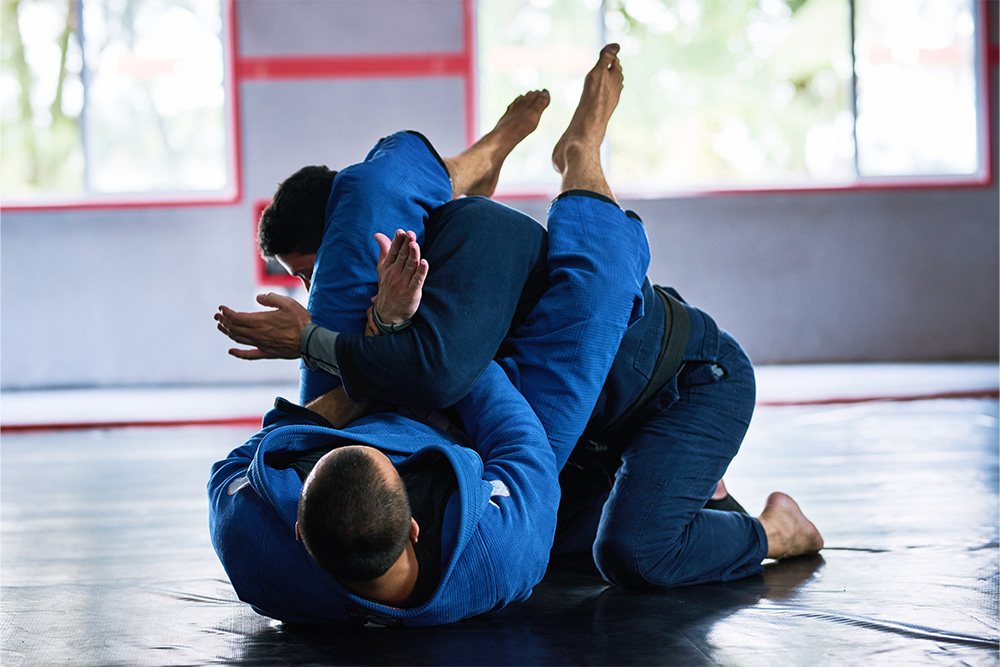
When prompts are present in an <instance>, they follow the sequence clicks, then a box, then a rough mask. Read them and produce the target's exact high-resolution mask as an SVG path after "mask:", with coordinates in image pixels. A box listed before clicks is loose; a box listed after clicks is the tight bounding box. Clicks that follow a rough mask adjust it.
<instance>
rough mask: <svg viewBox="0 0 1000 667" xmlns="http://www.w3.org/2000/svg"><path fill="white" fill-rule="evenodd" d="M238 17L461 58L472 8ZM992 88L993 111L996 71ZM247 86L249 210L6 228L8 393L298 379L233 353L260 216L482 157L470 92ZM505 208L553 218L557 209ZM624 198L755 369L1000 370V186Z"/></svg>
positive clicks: (245, 42)
mask: <svg viewBox="0 0 1000 667" xmlns="http://www.w3.org/2000/svg"><path fill="white" fill-rule="evenodd" d="M388 4H391V5H392V10H393V11H386V8H387V5H388ZM236 5H237V9H238V23H237V26H238V40H237V42H238V48H239V52H240V54H241V55H243V56H268V55H288V54H295V53H307V54H312V53H344V52H349V53H352V52H359V53H361V52H364V53H384V52H390V53H409V52H415V51H416V52H420V51H426V52H429V53H437V52H449V51H456V50H458V49H460V48H461V26H462V21H461V10H462V2H461V0H421V1H420V2H416V1H414V2H411V1H408V0H398V1H396V2H392V3H388V2H386V1H383V2H379V3H366V2H364V0H356V1H354V2H335V3H334V2H325V1H323V0H312V1H306V0H286V1H284V2H280V3H279V2H271V1H270V0H240V2H238V3H236ZM994 9H995V8H994ZM991 14H992V18H991V28H992V37H991V40H992V42H993V43H995V42H996V39H997V38H996V11H992V12H991ZM991 81H992V93H993V96H994V97H995V94H996V90H997V80H996V66H995V65H994V66H993V67H992V68H991ZM238 92H239V101H240V109H239V111H240V122H241V156H242V176H243V197H242V201H240V202H239V203H237V204H235V205H224V206H194V207H174V208H137V209H106V210H105V209H100V210H83V211H81V210H77V211H45V212H26V211H22V212H16V211H4V212H3V213H2V216H0V309H2V310H0V387H2V388H3V389H5V390H7V389H21V388H44V387H57V386H140V385H164V384H168V385H185V384H196V385H207V384H230V383H246V382H292V381H294V380H295V378H296V377H297V369H296V366H295V365H294V363H292V362H279V361H273V362H256V363H247V362H240V361H237V360H235V359H231V358H229V357H228V356H227V355H226V353H225V350H226V349H227V348H228V347H229V345H228V343H227V341H226V339H225V338H224V337H223V336H222V335H221V334H219V333H217V332H216V331H215V330H214V323H213V321H212V319H211V317H212V314H213V312H214V311H215V308H216V307H217V306H218V305H219V304H220V303H226V304H227V305H231V306H233V307H237V308H249V307H250V306H251V304H252V299H253V295H254V294H255V293H256V292H257V291H258V288H257V286H256V285H255V281H254V269H253V266H254V265H253V261H254V248H253V239H252V228H253V220H252V206H253V202H254V201H256V200H257V199H263V198H267V197H269V196H270V195H271V193H272V192H273V190H274V188H275V186H276V185H277V183H278V182H279V181H281V180H282V179H284V178H285V177H286V176H287V175H288V174H290V173H291V172H292V171H294V170H295V169H297V168H298V167H300V166H303V165H305V164H317V163H325V164H328V165H330V166H331V167H334V168H336V167H339V166H343V165H345V164H348V163H350V162H355V161H357V160H359V159H361V158H362V157H363V156H364V154H365V153H366V152H367V150H368V149H369V148H370V146H371V145H372V144H373V143H374V142H375V140H377V139H378V138H379V137H381V136H383V135H385V134H387V133H389V132H391V131H394V130H397V129H403V128H415V129H420V130H422V131H424V132H425V133H426V134H427V135H428V136H429V137H430V138H431V140H432V141H434V143H435V144H436V145H437V146H438V148H439V149H440V150H441V152H442V153H444V154H449V153H454V152H457V151H458V150H460V149H461V148H462V147H463V146H464V141H465V129H464V128H465V117H464V109H465V99H464V94H465V91H464V88H463V84H462V81H461V80H460V79H459V78H457V77H448V76H441V77H438V78H430V79H427V78H404V79H390V78H376V79H368V80H352V79H333V80H316V79H310V80H305V81H265V80H248V81H245V82H243V83H242V84H241V86H240V89H239V91H238ZM994 109H995V108H994ZM994 116H995V111H994ZM992 125H993V128H992V130H993V131H992V137H993V146H992V150H993V159H994V163H995V161H996V154H997V150H996V137H997V127H996V118H995V117H994V118H993V119H992ZM994 173H996V165H995V164H994ZM505 203H508V204H510V205H513V206H515V207H517V208H521V209H522V210H524V211H525V212H527V213H529V214H531V215H533V216H535V217H538V218H542V219H543V218H544V213H545V208H546V204H545V202H539V201H509V202H505ZM623 203H624V204H625V205H627V206H630V207H632V208H634V209H636V210H637V211H638V212H639V213H640V214H641V215H642V217H643V219H644V221H645V222H646V226H647V230H648V233H649V237H650V241H651V244H652V251H653V258H654V259H653V264H652V266H651V269H650V276H651V278H652V279H653V280H654V282H660V283H663V284H671V285H674V286H676V287H678V289H680V291H681V293H682V294H684V296H685V297H687V298H688V300H689V301H691V302H692V303H694V304H695V305H698V306H701V307H703V308H704V309H706V310H707V311H708V312H710V313H712V314H713V315H714V316H715V317H716V319H717V320H718V321H719V322H720V324H721V325H722V326H723V327H724V328H727V329H729V330H730V331H732V332H733V333H734V334H735V335H736V337H737V338H738V339H740V340H741V342H743V344H744V346H745V347H746V348H747V350H748V351H749V352H750V354H751V356H752V357H753V358H754V360H755V361H757V362H758V363H780V362H798V361H838V362H839V361H869V360H879V361H903V360H905V361H914V360H917V361H922V360H931V361H936V360H984V359H987V360H994V359H996V358H997V355H998V343H997V341H998V335H1000V334H998V320H1000V315H998V284H1000V275H998V248H1000V240H998V218H1000V215H998V189H997V184H996V179H994V181H993V183H992V184H991V185H989V186H986V187H978V188H955V189H925V190H920V189H908V190H880V191H849V192H812V193H798V194H745V195H723V196H712V197H689V198H680V199H652V200H641V201H626V202H623Z"/></svg>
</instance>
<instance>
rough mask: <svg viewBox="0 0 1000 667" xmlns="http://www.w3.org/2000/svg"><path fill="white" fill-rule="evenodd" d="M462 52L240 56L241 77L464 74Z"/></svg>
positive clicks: (270, 78)
mask: <svg viewBox="0 0 1000 667" xmlns="http://www.w3.org/2000/svg"><path fill="white" fill-rule="evenodd" d="M466 63H467V57H466V55H465V54H464V53H461V52H459V53H421V54H412V53H411V54H398V55H397V54H375V55H363V56H358V55H330V56H267V57H254V58H248V57H242V58H240V59H239V60H237V61H236V75H237V78H238V79H240V80H243V81H245V80H252V79H267V80H274V79H338V78H377V77H392V78H398V77H414V76H463V77H464V76H466V69H467V64H466Z"/></svg>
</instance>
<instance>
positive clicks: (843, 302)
mask: <svg viewBox="0 0 1000 667" xmlns="http://www.w3.org/2000/svg"><path fill="white" fill-rule="evenodd" d="M998 8H1000V7H998V5H997V3H995V2H988V1H986V0H605V1H604V2H601V0H280V1H279V0H0V10H2V14H0V31H2V32H0V55H2V71H0V151H2V154H0V157H2V160H0V308H2V310H0V388H2V389H3V390H4V391H5V392H10V391H14V390H38V389H56V388H139V387H226V386H246V385H250V384H253V385H274V384H282V385H284V384H293V383H294V382H295V381H296V379H297V376H298V369H297V365H296V364H295V363H294V362H287V361H267V362H256V363H248V362H242V361H238V360H236V359H233V358H230V357H229V356H228V355H227V354H226V350H227V349H228V348H229V347H230V345H229V342H228V340H227V339H225V338H224V337H223V336H222V335H221V334H219V333H218V332H217V331H215V327H214V322H213V320H212V314H213V313H214V311H215V309H216V308H217V307H218V306H219V305H220V304H223V303H224V304H226V305H229V306H231V307H234V308H236V309H241V310H249V309H252V308H253V307H254V302H253V298H254V296H255V294H257V293H259V292H262V291H280V292H283V293H288V294H292V295H293V296H296V297H297V298H300V299H303V300H304V298H305V293H304V292H303V291H302V290H301V288H298V287H296V286H295V284H294V282H290V281H289V280H287V279H286V278H284V277H282V276H280V275H277V274H276V272H275V271H274V270H273V267H267V266H266V265H264V264H263V262H262V261H261V259H260V258H259V256H258V255H257V252H256V248H255V238H254V237H255V226H256V219H257V217H258V216H259V213H260V210H261V209H262V208H263V206H264V205H265V204H266V203H267V201H268V199H269V197H270V196H271V194H272V193H273V191H274V189H275V188H276V186H277V185H278V183H279V182H280V181H282V180H283V179H284V178H286V177H287V176H288V175H290V174H291V173H292V172H293V171H295V170H296V169H298V168H299V167H302V166H305V165H307V164H326V165H329V166H330V167H331V168H335V169H336V168H340V167H343V166H345V165H347V164H350V163H353V162H357V161H360V160H361V159H363V158H364V156H365V154H366V153H367V151H368V149H369V148H370V147H371V146H372V145H373V144H374V143H375V142H376V141H377V140H378V139H379V138H380V137H382V136H384V135H386V134H389V133H391V132H393V131H396V130H399V129H417V130H420V131H422V132H423V133H424V134H426V135H427V136H428V137H429V138H430V140H431V141H432V142H433V143H434V144H435V146H436V147H437V148H438V150H439V152H440V153H442V154H443V155H449V154H454V153H457V152H459V151H461V150H462V149H463V148H465V147H466V146H467V145H468V144H469V143H471V142H472V141H473V140H474V139H475V138H476V137H478V136H479V135H480V134H481V133H482V132H484V131H486V130H487V129H489V128H490V127H491V126H492V124H493V123H494V122H495V121H496V119H497V118H498V117H499V116H500V114H501V113H502V112H503V109H504V108H505V107H506V105H507V104H508V103H509V102H510V100H511V99H513V98H514V96H516V95H517V94H519V93H521V92H524V91H526V90H530V89H536V88H543V87H544V88H548V89H549V90H551V91H552V95H553V102H552V106H551V108H550V109H549V110H548V111H547V112H546V114H545V115H544V117H543V120H542V124H541V126H540V127H539V129H538V131H537V132H536V133H535V135H533V136H532V137H530V138H529V139H528V140H527V141H525V142H524V144H523V145H522V146H520V147H518V149H517V150H516V151H515V152H514V153H513V154H512V155H511V157H510V158H509V160H508V161H507V164H506V166H505V172H504V175H503V178H502V180H501V183H500V188H499V190H498V193H497V198H498V199H500V200H501V201H502V202H503V203H505V204H507V205H510V206H512V207H515V208H518V209H520V210H522V211H524V212H525V213H528V214H529V215H532V216H533V217H535V218H536V219H538V220H540V221H544V217H545V211H546V208H547V205H548V201H549V199H550V198H551V197H552V196H553V195H554V194H556V193H557V189H558V180H557V179H556V175H555V173H554V172H553V171H552V169H551V167H550V164H549V154H550V151H551V147H552V145H553V144H554V142H555V139H556V138H557V137H558V136H559V134H560V133H561V132H562V130H563V128H564V127H565V125H566V123H567V122H568V119H569V117H570V114H571V112H572V109H573V108H574V106H575V104H576V101H577V99H578V97H579V93H580V86H581V82H582V76H583V74H584V72H586V71H587V69H589V68H590V67H591V66H592V64H593V62H594V60H595V57H596V53H597V51H598V49H599V47H600V46H601V45H602V44H603V43H606V42H610V41H616V42H619V43H620V44H621V45H622V51H621V59H622V61H623V65H624V69H625V77H626V87H625V92H624V94H623V97H622V101H621V104H620V106H619V108H618V111H617V114H616V116H615V119H614V121H613V123H612V127H611V130H610V132H609V136H608V140H607V142H606V146H605V151H606V154H605V164H606V167H607V169H608V173H609V177H610V180H611V184H612V187H613V188H614V189H615V191H616V192H617V193H619V195H620V199H621V201H622V203H623V205H625V206H626V207H629V208H633V209H635V210H636V211H637V212H638V213H639V214H640V215H641V216H642V218H643V220H644V222H645V224H646V228H647V232H648V234H649V237H650V242H651V247H652V254H653V262H652V265H651V267H650V277H651V279H652V280H653V281H654V282H658V283H661V284H666V285H673V286H675V287H676V288H677V289H678V290H679V291H680V292H681V294H682V295H684V296H685V297H686V298H687V299H688V300H689V301H690V302H692V303H693V304H695V305H697V306H699V307H701V308H703V309H705V310H707V311H708V312H709V313H711V314H712V315H713V316H715V318H716V319H717V320H718V322H719V323H720V325H721V326H722V327H724V328H726V329H728V330H729V331H731V332H732V333H733V334H734V335H735V336H736V338H737V339H738V340H740V341H741V342H742V344H743V345H744V347H745V348H746V349H747V351H748V353H749V354H750V356H751V358H752V359H753V360H754V361H755V362H757V363H761V364H792V363H826V362H836V363H855V362H939V361H940V362H943V361H948V362H956V361H958V362H963V361H995V360H996V359H997V356H998V320H1000V314H998V283H1000V276H998V254H1000V243H998V201H1000V198H998V190H997V181H996V173H997V164H996V160H997V121H996V118H997V111H996V109H997V107H996V97H997V62H998V57H997V10H998ZM261 407H262V408H263V407H266V406H261Z"/></svg>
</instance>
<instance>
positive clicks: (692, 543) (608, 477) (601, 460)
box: [553, 308, 767, 588]
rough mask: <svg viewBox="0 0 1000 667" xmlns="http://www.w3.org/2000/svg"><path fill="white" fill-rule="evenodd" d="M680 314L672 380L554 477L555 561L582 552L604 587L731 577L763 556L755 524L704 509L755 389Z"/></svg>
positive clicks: (744, 370)
mask: <svg viewBox="0 0 1000 667" xmlns="http://www.w3.org/2000/svg"><path fill="white" fill-rule="evenodd" d="M689 313H690V315H691V324H692V327H691V337H690V339H689V344H688V348H687V350H686V352H685V356H684V359H685V364H684V367H683V368H682V369H681V371H680V372H679V373H678V374H677V376H675V377H674V378H673V379H672V380H671V381H670V382H668V383H667V384H666V385H665V386H664V387H662V388H661V389H660V391H659V392H658V393H657V394H656V395H655V396H654V397H653V399H652V400H651V401H650V403H649V404H648V405H647V406H646V407H645V408H644V409H643V410H641V411H640V412H639V414H638V415H637V416H636V418H634V419H633V420H632V423H630V424H624V425H623V426H622V428H621V429H618V430H617V431H616V432H615V433H610V434H601V435H598V436H597V437H596V438H593V439H592V441H589V442H581V443H580V444H579V445H578V447H577V451H576V452H574V456H573V458H572V459H571V461H570V463H569V465H568V466H567V468H566V469H565V470H564V472H563V475H562V477H561V479H560V481H561V483H562V485H563V501H562V505H561V507H560V519H559V521H560V530H559V532H558V534H557V536H556V545H555V547H554V550H553V557H554V559H555V560H556V561H558V559H559V558H560V557H562V556H565V555H567V554H573V553H576V554H577V555H579V554H580V553H581V552H583V550H584V549H587V548H589V546H590V545H592V555H593V562H594V563H595V564H596V566H597V568H598V570H600V572H601V574H602V575H603V576H604V578H605V579H607V580H608V581H611V582H612V583H615V584H618V585H621V586H625V587H628V588H649V587H670V586H682V585H688V584H697V583H703V582H710V581H728V580H731V579H737V578H740V577H745V576H747V575H749V574H754V573H756V572H759V571H761V569H762V566H761V561H762V560H763V559H764V557H765V556H766V554H767V539H766V536H765V534H764V529H763V527H762V526H761V524H760V522H759V521H758V520H757V519H755V518H752V517H750V516H747V515H745V514H740V513H736V512H722V511H716V510H706V509H704V505H705V502H706V501H707V500H708V499H709V498H710V497H711V496H712V493H713V492H714V491H715V488H716V484H717V483H718V481H719V480H720V479H721V478H722V477H723V475H724V474H725V472H726V469H727V468H728V466H729V463H730V461H732V459H733V457H734V456H736V453H737V451H739V447H740V443H741V442H742V441H743V437H744V435H745V434H746V431H747V428H748V427H749V425H750V418H751V415H752V414H753V407H754V400H755V383H754V374H753V367H752V365H751V364H750V360H749V359H748V358H747V356H746V354H745V353H744V352H743V350H742V349H741V348H740V346H739V344H738V343H737V342H736V341H735V340H734V339H733V338H732V337H731V336H729V335H728V334H727V333H725V332H720V331H719V330H718V329H717V328H716V325H715V323H714V322H713V321H712V319H711V318H710V317H708V316H707V315H705V314H704V313H702V312H701V311H699V310H697V309H694V308H689ZM617 372H632V371H631V370H624V368H619V369H618V371H617ZM635 372H636V376H637V377H636V378H635V381H636V382H637V383H641V382H642V379H641V378H642V375H641V374H640V373H639V372H638V371H635ZM602 485H603V489H602V488H601V487H602ZM609 487H610V488H609Z"/></svg>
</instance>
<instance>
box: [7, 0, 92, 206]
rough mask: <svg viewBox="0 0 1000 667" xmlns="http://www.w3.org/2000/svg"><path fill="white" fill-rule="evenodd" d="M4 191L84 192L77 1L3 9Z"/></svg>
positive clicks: (32, 0)
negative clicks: (76, 28) (76, 31)
mask: <svg viewBox="0 0 1000 667" xmlns="http://www.w3.org/2000/svg"><path fill="white" fill-rule="evenodd" d="M0 12H2V16H0V52H2V58H0V142H2V144H3V160H2V161H0V191H2V192H3V195H4V199H5V200H6V199H7V198H9V197H11V196H13V197H23V196H25V195H30V194H31V193H34V192H52V193H73V192H80V191H82V190H83V148H82V145H81V139H80V127H79V123H78V121H79V116H80V109H81V108H82V106H83V85H82V84H81V81H80V68H81V63H82V61H83V60H82V56H81V52H80V43H79V41H78V40H77V35H76V33H75V27H76V23H77V21H76V6H75V2H73V1H72V0H21V1H20V2H8V1H7V0H4V1H3V2H2V3H0Z"/></svg>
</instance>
